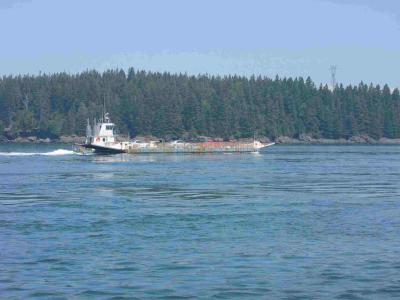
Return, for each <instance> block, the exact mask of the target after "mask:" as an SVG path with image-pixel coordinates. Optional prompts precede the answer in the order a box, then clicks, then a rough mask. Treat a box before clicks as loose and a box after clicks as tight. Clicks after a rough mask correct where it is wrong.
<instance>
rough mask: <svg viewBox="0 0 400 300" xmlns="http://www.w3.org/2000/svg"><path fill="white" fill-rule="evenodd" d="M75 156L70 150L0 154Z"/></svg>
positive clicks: (1, 153) (4, 153) (0, 153)
mask: <svg viewBox="0 0 400 300" xmlns="http://www.w3.org/2000/svg"><path fill="white" fill-rule="evenodd" d="M73 154H77V153H76V152H74V151H72V150H65V149H57V150H54V151H50V152H0V156H33V155H44V156H61V155H73Z"/></svg>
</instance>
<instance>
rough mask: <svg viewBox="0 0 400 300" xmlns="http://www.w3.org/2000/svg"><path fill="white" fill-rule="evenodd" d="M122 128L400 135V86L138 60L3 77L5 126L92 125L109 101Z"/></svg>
mask: <svg viewBox="0 0 400 300" xmlns="http://www.w3.org/2000/svg"><path fill="white" fill-rule="evenodd" d="M103 102H105V103H106V107H107V110H108V111H109V112H110V113H111V117H112V119H113V121H115V123H117V124H118V125H119V128H120V131H121V132H122V133H125V134H127V133H129V134H130V135H131V136H135V135H143V134H153V135H156V136H159V137H165V136H169V137H180V136H183V135H186V136H188V135H189V136H193V135H208V136H214V137H222V138H240V137H251V136H253V135H254V134H255V133H257V134H258V135H259V136H268V137H270V138H275V137H277V136H281V135H286V136H290V137H298V136H300V135H302V134H309V135H313V136H314V137H324V138H348V137H350V136H352V135H361V134H367V135H369V136H371V137H374V138H379V137H388V138H400V94H399V91H398V90H397V89H396V90H394V91H391V90H390V89H389V87H388V86H386V85H385V86H384V87H383V88H381V87H380V86H373V85H369V86H368V85H365V84H364V83H360V84H359V85H358V86H347V87H343V86H342V85H340V86H337V87H336V88H335V90H334V91H331V90H330V89H328V87H327V86H320V87H316V86H315V84H314V83H313V82H312V80H311V79H310V78H307V79H306V80H304V79H303V78H295V79H292V78H283V79H280V78H278V77H277V78H275V79H274V80H272V79H269V78H265V77H254V76H253V77H250V78H246V77H239V76H226V77H219V76H188V75H182V74H169V73H151V72H144V71H135V70H134V69H132V68H131V69H129V71H128V73H127V74H125V72H124V71H122V70H109V71H106V72H104V73H102V74H101V73H98V72H96V71H88V72H84V73H81V74H77V75H68V74H65V73H60V74H53V75H40V76H16V77H14V76H5V77H2V78H0V130H1V131H3V130H6V131H7V132H13V133H15V134H17V135H18V134H20V135H29V134H37V133H41V135H48V136H60V135H71V134H77V135H84V133H85V125H86V120H87V118H90V119H93V118H94V117H100V116H101V112H102V104H103Z"/></svg>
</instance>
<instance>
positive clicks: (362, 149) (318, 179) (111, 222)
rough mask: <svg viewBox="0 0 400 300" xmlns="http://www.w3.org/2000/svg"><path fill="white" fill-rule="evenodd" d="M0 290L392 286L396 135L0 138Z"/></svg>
mask: <svg viewBox="0 0 400 300" xmlns="http://www.w3.org/2000/svg"><path fill="white" fill-rule="evenodd" d="M0 298H1V299H135V298H137V299H146V298H147V299H193V298H201V299H209V298H216V299H399V298H400V146H283V145H277V146H274V147H271V148H269V149H268V150H267V151H265V152H264V153H260V154H225V155H224V154H215V155H176V154H175V155H174V154H167V155H160V154H158V155H143V156H134V155H113V156H96V155H88V156H82V155H78V154H76V153H74V152H73V151H72V150H71V149H70V147H69V146H68V145H1V146H0Z"/></svg>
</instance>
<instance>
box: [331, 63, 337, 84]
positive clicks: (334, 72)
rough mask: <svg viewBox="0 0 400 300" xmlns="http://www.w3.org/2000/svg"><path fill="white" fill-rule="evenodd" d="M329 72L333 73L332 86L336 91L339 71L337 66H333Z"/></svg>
mask: <svg viewBox="0 0 400 300" xmlns="http://www.w3.org/2000/svg"><path fill="white" fill-rule="evenodd" d="M329 70H330V71H331V84H332V90H334V89H335V87H336V71H337V66H336V65H332V66H331V67H330V68H329Z"/></svg>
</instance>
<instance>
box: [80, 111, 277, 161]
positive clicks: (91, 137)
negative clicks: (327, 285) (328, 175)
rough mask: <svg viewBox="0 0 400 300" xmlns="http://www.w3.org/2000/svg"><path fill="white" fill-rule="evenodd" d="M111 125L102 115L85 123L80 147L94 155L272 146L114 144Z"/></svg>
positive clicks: (248, 149)
mask: <svg viewBox="0 0 400 300" xmlns="http://www.w3.org/2000/svg"><path fill="white" fill-rule="evenodd" d="M114 130H115V124H114V123H112V122H111V120H110V116H109V113H105V114H104V117H103V119H102V120H101V121H100V122H97V121H96V120H94V122H93V126H91V124H90V121H89V120H88V122H87V127H86V140H85V143H84V144H82V145H80V146H82V147H84V148H86V149H92V150H93V151H94V152H95V153H100V154H116V153H135V154H141V153H236V152H258V151H260V150H261V149H263V148H266V147H269V146H272V145H274V144H275V143H269V144H263V143H261V142H260V141H257V140H255V139H254V140H253V141H252V142H247V143H242V142H196V143H192V142H190V143H188V142H184V141H181V140H177V141H173V142H168V143H166V142H164V141H150V142H144V141H138V140H134V141H130V140H127V141H117V140H116V136H115V134H114Z"/></svg>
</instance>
